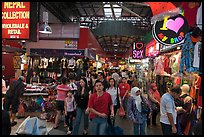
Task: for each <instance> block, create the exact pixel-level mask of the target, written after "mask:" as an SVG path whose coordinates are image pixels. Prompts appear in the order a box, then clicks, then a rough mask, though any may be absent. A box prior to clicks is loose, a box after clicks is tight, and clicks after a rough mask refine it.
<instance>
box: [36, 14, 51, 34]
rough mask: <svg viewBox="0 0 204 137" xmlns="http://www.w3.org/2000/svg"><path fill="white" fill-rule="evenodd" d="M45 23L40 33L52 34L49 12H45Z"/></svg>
mask: <svg viewBox="0 0 204 137" xmlns="http://www.w3.org/2000/svg"><path fill="white" fill-rule="evenodd" d="M43 23H44V24H42V25H41V27H40V29H39V32H40V33H44V34H52V29H51V27H50V26H49V25H48V12H43Z"/></svg>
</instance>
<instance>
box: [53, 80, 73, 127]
mask: <svg viewBox="0 0 204 137" xmlns="http://www.w3.org/2000/svg"><path fill="white" fill-rule="evenodd" d="M66 84H67V78H65V77H63V78H62V80H61V84H60V85H58V86H57V98H56V109H57V115H56V117H55V126H54V129H56V128H58V127H59V119H60V116H61V114H62V113H63V111H64V101H65V98H66V97H67V92H68V91H69V90H71V88H70V87H69V86H67V85H66Z"/></svg>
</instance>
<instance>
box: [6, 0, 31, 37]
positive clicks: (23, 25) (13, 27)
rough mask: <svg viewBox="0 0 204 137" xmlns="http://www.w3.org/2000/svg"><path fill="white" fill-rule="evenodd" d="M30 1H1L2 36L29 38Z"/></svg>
mask: <svg viewBox="0 0 204 137" xmlns="http://www.w3.org/2000/svg"><path fill="white" fill-rule="evenodd" d="M29 33H30V2H2V38H3V39H29V38H30V35H29Z"/></svg>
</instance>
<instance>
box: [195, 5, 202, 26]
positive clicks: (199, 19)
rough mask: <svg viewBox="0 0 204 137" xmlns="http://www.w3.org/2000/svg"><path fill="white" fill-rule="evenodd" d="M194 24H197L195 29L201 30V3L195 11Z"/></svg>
mask: <svg viewBox="0 0 204 137" xmlns="http://www.w3.org/2000/svg"><path fill="white" fill-rule="evenodd" d="M196 24H197V27H199V28H200V29H201V30H202V2H201V4H200V7H199V8H198V10H197V15H196Z"/></svg>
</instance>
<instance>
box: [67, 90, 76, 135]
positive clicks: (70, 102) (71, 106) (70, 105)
mask: <svg viewBox="0 0 204 137" xmlns="http://www.w3.org/2000/svg"><path fill="white" fill-rule="evenodd" d="M64 110H65V122H66V124H67V126H68V128H67V134H68V135H70V134H71V133H72V129H73V115H74V111H75V110H76V102H75V99H74V96H73V94H72V91H71V90H69V91H68V93H67V97H66V99H65V102H64Z"/></svg>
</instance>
